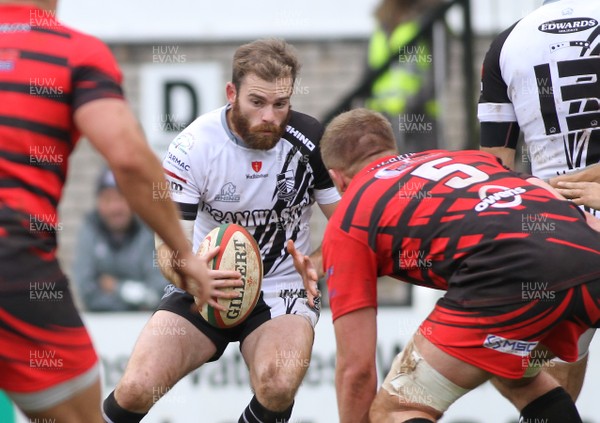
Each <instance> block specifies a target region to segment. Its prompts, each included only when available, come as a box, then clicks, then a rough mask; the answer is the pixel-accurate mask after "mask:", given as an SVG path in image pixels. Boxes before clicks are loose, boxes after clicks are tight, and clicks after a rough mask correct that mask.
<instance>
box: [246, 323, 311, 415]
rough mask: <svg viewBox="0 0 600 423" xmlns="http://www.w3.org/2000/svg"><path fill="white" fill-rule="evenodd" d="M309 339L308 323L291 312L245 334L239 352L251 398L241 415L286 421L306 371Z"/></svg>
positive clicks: (309, 328)
mask: <svg viewBox="0 0 600 423" xmlns="http://www.w3.org/2000/svg"><path fill="white" fill-rule="evenodd" d="M313 340H314V329H313V325H312V324H311V322H310V321H309V320H308V319H307V318H306V317H304V316H300V315H295V314H285V315H282V316H278V317H275V318H273V319H271V320H269V321H267V322H265V323H263V324H262V325H261V326H259V327H258V328H257V329H255V330H254V331H253V332H252V333H251V334H250V335H248V336H247V337H246V339H245V340H244V342H243V344H242V355H243V356H244V359H245V361H246V364H247V365H248V368H249V370H250V382H251V386H252V389H253V390H254V393H255V397H254V398H253V399H252V402H251V403H250V405H249V406H248V408H247V409H246V410H245V411H244V415H250V414H253V415H254V416H255V417H257V418H259V419H260V421H262V422H264V423H270V422H286V421H288V419H289V418H290V415H291V411H292V406H293V403H294V397H295V395H296V392H297V390H298V388H299V386H300V384H301V383H302V379H303V378H304V375H305V374H306V371H307V370H308V365H309V363H310V357H311V352H312V345H313ZM258 414H260V415H261V416H260V417H259V416H258ZM261 417H262V418H261ZM243 418H244V416H242V419H243ZM242 419H241V420H240V421H244V420H242ZM246 419H247V417H246ZM248 421H250V420H248Z"/></svg>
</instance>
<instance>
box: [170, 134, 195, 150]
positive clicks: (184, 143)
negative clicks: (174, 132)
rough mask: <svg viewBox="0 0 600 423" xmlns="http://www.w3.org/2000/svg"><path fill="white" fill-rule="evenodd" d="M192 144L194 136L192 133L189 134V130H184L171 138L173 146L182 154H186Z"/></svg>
mask: <svg viewBox="0 0 600 423" xmlns="http://www.w3.org/2000/svg"><path fill="white" fill-rule="evenodd" d="M193 144H194V136H193V135H192V134H190V133H189V132H184V133H182V134H180V135H179V136H178V137H177V138H175V139H174V140H173V148H175V149H176V150H179V151H181V152H182V153H183V154H186V155H187V153H188V151H189V150H190V148H191V147H192V145H193Z"/></svg>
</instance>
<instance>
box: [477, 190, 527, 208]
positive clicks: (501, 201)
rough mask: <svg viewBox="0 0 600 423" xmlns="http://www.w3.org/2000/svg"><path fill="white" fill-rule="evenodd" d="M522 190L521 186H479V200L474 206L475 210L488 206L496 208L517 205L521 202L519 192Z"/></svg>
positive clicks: (522, 191)
mask: <svg viewBox="0 0 600 423" xmlns="http://www.w3.org/2000/svg"><path fill="white" fill-rule="evenodd" d="M490 191H491V192H492V193H491V194H490ZM524 192H525V188H523V187H516V188H507V187H503V186H500V185H484V186H482V187H481V188H479V198H480V199H481V201H480V202H479V203H477V205H476V206H475V211H478V212H482V211H484V210H487V208H488V207H494V208H498V209H504V208H510V207H517V206H518V205H520V204H521V203H522V202H523V200H522V198H521V195H520V194H523V193H524Z"/></svg>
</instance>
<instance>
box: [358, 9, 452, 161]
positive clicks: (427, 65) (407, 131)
mask: <svg viewBox="0 0 600 423" xmlns="http://www.w3.org/2000/svg"><path fill="white" fill-rule="evenodd" d="M438 3H440V1H439V0H420V1H414V0H411V1H409V0H382V2H381V3H380V5H379V6H378V8H377V10H376V12H375V15H376V17H377V21H378V26H377V28H376V30H375V31H374V32H373V34H372V36H371V39H370V41H369V52H368V66H369V68H370V69H379V68H381V67H382V66H384V65H385V64H386V63H387V62H388V61H389V59H390V57H392V56H393V55H394V54H397V53H398V52H399V53H400V56H399V57H398V60H396V61H394V62H393V63H392V65H391V66H390V67H389V69H388V70H387V71H386V72H385V73H384V74H382V75H381V76H380V77H379V78H377V79H376V80H375V81H374V82H373V85H372V88H371V97H370V98H368V99H367V100H366V103H365V106H366V107H367V108H369V109H371V110H375V111H378V112H381V113H383V114H384V115H385V116H387V117H388V119H389V120H390V121H391V122H392V127H393V128H394V135H395V136H396V140H397V141H398V144H399V146H400V147H402V150H403V151H406V150H410V151H421V150H426V149H431V148H436V147H437V128H436V126H437V122H436V121H437V117H438V105H437V101H436V100H435V97H434V89H433V88H434V86H433V75H432V70H433V67H432V62H433V60H432V54H431V50H430V48H429V46H428V43H427V42H426V41H425V40H421V41H419V42H418V43H415V44H412V45H409V44H407V43H408V42H409V41H410V40H411V39H412V38H413V37H414V36H415V35H416V34H417V32H418V31H419V25H418V23H417V21H416V20H415V18H416V17H417V16H419V15H421V14H423V13H424V12H425V10H427V9H428V8H431V7H432V6H434V5H435V4H438Z"/></svg>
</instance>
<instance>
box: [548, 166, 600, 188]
mask: <svg viewBox="0 0 600 423" xmlns="http://www.w3.org/2000/svg"><path fill="white" fill-rule="evenodd" d="M559 182H598V183H600V164H595V165H591V166H588V167H585V168H583V169H581V170H579V171H577V172H574V173H565V174H564V175H558V176H555V177H554V178H551V179H550V181H549V183H550V185H552V186H553V187H555V188H558V187H559V186H560V185H559Z"/></svg>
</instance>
